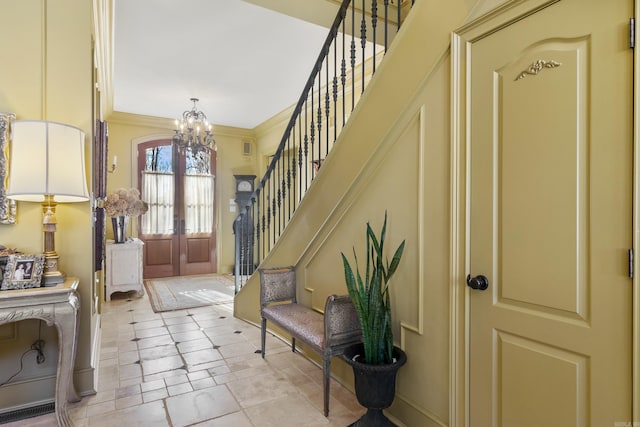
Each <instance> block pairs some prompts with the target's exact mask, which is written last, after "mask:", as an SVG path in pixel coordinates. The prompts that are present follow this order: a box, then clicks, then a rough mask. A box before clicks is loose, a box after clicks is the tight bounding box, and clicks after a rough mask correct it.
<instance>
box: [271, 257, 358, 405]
mask: <svg viewBox="0 0 640 427" xmlns="http://www.w3.org/2000/svg"><path fill="white" fill-rule="evenodd" d="M258 271H259V272H260V315H261V318H262V336H261V338H262V357H263V358H264V356H265V338H266V332H267V320H269V321H270V322H272V323H273V324H274V325H277V326H278V327H280V328H281V329H283V330H285V331H286V332H288V333H289V334H290V335H291V350H292V351H294V352H295V351H296V339H297V340H299V341H302V342H303V343H305V344H306V345H307V346H308V347H309V348H311V349H312V350H313V351H315V352H317V353H319V354H320V355H321V356H322V362H323V363H322V372H323V374H324V380H323V388H324V416H325V417H326V416H328V415H329V380H330V375H331V358H332V357H334V356H339V355H341V354H342V353H343V351H344V349H345V348H346V347H348V346H349V345H351V344H355V343H358V342H360V340H361V336H360V321H359V320H358V316H357V314H356V310H355V307H354V306H353V303H352V302H351V299H350V298H349V296H348V295H342V296H337V295H330V296H329V297H328V298H327V301H326V303H325V306H324V315H323V314H322V313H319V312H317V311H315V310H313V309H312V308H310V307H307V306H304V305H301V304H298V303H297V300H296V273H295V269H294V267H275V268H261V269H259V270H258Z"/></svg>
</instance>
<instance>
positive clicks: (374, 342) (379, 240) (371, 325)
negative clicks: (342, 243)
mask: <svg viewBox="0 0 640 427" xmlns="http://www.w3.org/2000/svg"><path fill="white" fill-rule="evenodd" d="M386 233H387V213H386V212H385V215H384V223H383V225H382V230H381V231H380V236H379V237H378V236H377V235H376V233H375V232H374V230H373V228H372V227H371V224H370V223H367V227H366V235H365V238H366V240H365V242H366V243H365V255H366V263H365V270H364V278H363V273H361V271H360V266H359V265H358V257H357V255H356V251H355V248H353V257H354V261H355V264H354V265H355V273H354V270H353V268H352V267H351V264H350V263H349V260H348V259H347V257H346V256H345V255H344V253H341V256H342V263H343V266H344V274H345V283H346V285H347V290H348V292H349V296H350V297H351V300H352V301H353V305H354V307H355V309H356V312H357V314H358V318H359V320H360V327H361V329H362V341H363V344H364V353H365V354H364V359H365V363H369V364H374V365H379V364H383V363H391V362H392V360H393V359H392V353H393V329H392V322H391V298H390V295H389V284H390V279H391V277H392V276H393V275H394V274H395V272H396V270H397V268H398V265H399V264H400V260H401V258H402V254H403V253H404V247H405V241H404V240H403V241H402V243H401V244H400V246H398V248H397V249H396V251H395V252H394V254H393V257H392V258H391V262H389V260H388V258H386V259H385V258H384V256H383V255H384V243H385V239H386Z"/></svg>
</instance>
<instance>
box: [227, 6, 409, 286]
mask: <svg viewBox="0 0 640 427" xmlns="http://www.w3.org/2000/svg"><path fill="white" fill-rule="evenodd" d="M379 3H381V4H382V14H379V13H378V10H379V7H378V5H379ZM413 3H414V1H413V0H412V1H411V2H409V0H395V1H394V0H383V1H378V0H368V1H365V0H343V2H342V4H341V5H340V8H339V10H338V14H337V15H336V17H335V19H334V21H333V24H332V26H331V28H330V29H329V33H328V35H327V38H326V39H325V42H324V44H323V46H322V49H321V50H320V54H319V55H318V59H317V60H316V62H315V64H314V66H313V69H312V71H311V75H310V76H309V78H308V80H307V83H306V84H305V86H304V89H303V91H302V95H301V96H300V98H299V100H298V102H297V104H296V106H295V108H294V110H293V113H292V115H291V118H290V120H289V122H288V124H287V127H286V128H285V131H284V135H283V136H282V139H281V141H280V144H279V145H278V148H277V149H276V152H275V153H274V155H273V157H272V159H271V161H270V163H269V166H268V167H267V170H266V172H265V174H264V176H263V177H262V179H261V180H260V182H259V183H258V185H257V186H256V189H255V191H254V192H253V194H252V195H251V197H250V198H249V202H248V203H247V204H246V206H240V207H239V208H240V209H239V211H240V214H239V215H238V217H237V218H236V220H235V221H234V226H233V230H234V234H235V266H234V275H235V290H236V293H237V292H238V291H239V290H240V288H241V287H242V286H243V285H244V283H245V282H246V280H247V279H248V277H249V276H250V275H251V274H253V272H254V270H255V269H256V267H257V266H258V265H259V264H260V262H262V260H263V259H264V258H265V257H266V255H267V254H268V253H269V251H270V250H271V248H272V247H273V246H274V245H275V244H276V242H277V240H278V238H279V237H280V235H281V234H282V232H283V231H284V228H285V226H286V225H287V223H288V222H289V220H290V219H291V216H292V215H293V213H294V212H295V210H296V208H297V207H298V205H299V204H300V201H301V200H302V198H303V197H304V195H305V193H306V191H307V189H308V188H309V186H310V185H311V182H312V181H313V180H314V178H315V177H316V175H317V173H318V171H319V169H320V167H321V166H322V162H323V161H324V159H325V158H326V156H327V155H328V154H329V152H330V151H331V148H332V147H333V144H334V143H335V142H336V140H337V139H338V135H339V133H340V131H341V130H342V129H343V128H344V126H345V124H346V123H347V120H348V118H349V115H350V114H351V112H352V111H353V109H354V108H355V106H356V104H357V102H358V101H359V100H360V97H361V95H362V93H363V92H364V90H365V87H366V85H367V83H368V82H369V80H370V79H371V77H372V76H373V74H374V73H375V71H376V66H377V65H378V64H379V63H380V61H381V60H382V57H383V56H384V54H385V53H386V51H387V48H388V46H389V44H390V42H391V41H392V39H393V37H394V36H395V34H396V33H397V31H398V30H399V29H400V25H401V22H402V21H403V19H404V18H405V17H406V14H407V13H408V12H409V10H410V8H411V6H412V5H413ZM378 24H380V26H381V27H382V28H380V26H379V25H378ZM381 38H382V45H381V46H380V45H378V43H379V40H380V39H381Z"/></svg>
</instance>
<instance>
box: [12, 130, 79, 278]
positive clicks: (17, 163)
mask: <svg viewBox="0 0 640 427" xmlns="http://www.w3.org/2000/svg"><path fill="white" fill-rule="evenodd" d="M9 161H10V162H11V167H10V168H9V186H8V189H7V198H9V199H14V200H22V201H27V202H41V203H42V212H43V214H44V217H43V221H42V229H43V231H44V256H45V265H44V272H43V276H42V283H43V285H44V286H55V285H56V284H58V283H62V282H63V281H64V274H63V273H61V272H60V271H59V270H58V259H59V256H58V254H57V253H56V248H55V232H56V223H57V221H56V204H57V203H58V202H62V203H66V202H84V201H87V200H89V194H88V192H87V179H86V172H85V159H84V132H83V131H82V130H81V129H78V128H76V127H73V126H70V125H66V124H62V123H56V122H49V121H41V120H16V121H14V122H12V123H11V154H10V157H9Z"/></svg>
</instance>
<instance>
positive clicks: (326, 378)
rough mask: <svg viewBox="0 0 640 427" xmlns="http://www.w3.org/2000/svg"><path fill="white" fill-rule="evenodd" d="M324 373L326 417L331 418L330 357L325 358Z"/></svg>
mask: <svg viewBox="0 0 640 427" xmlns="http://www.w3.org/2000/svg"><path fill="white" fill-rule="evenodd" d="M322 371H323V372H322V373H323V374H324V379H323V384H322V386H323V388H324V416H325V417H328V416H329V386H330V381H331V358H330V357H329V356H324V357H323V365H322Z"/></svg>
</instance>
